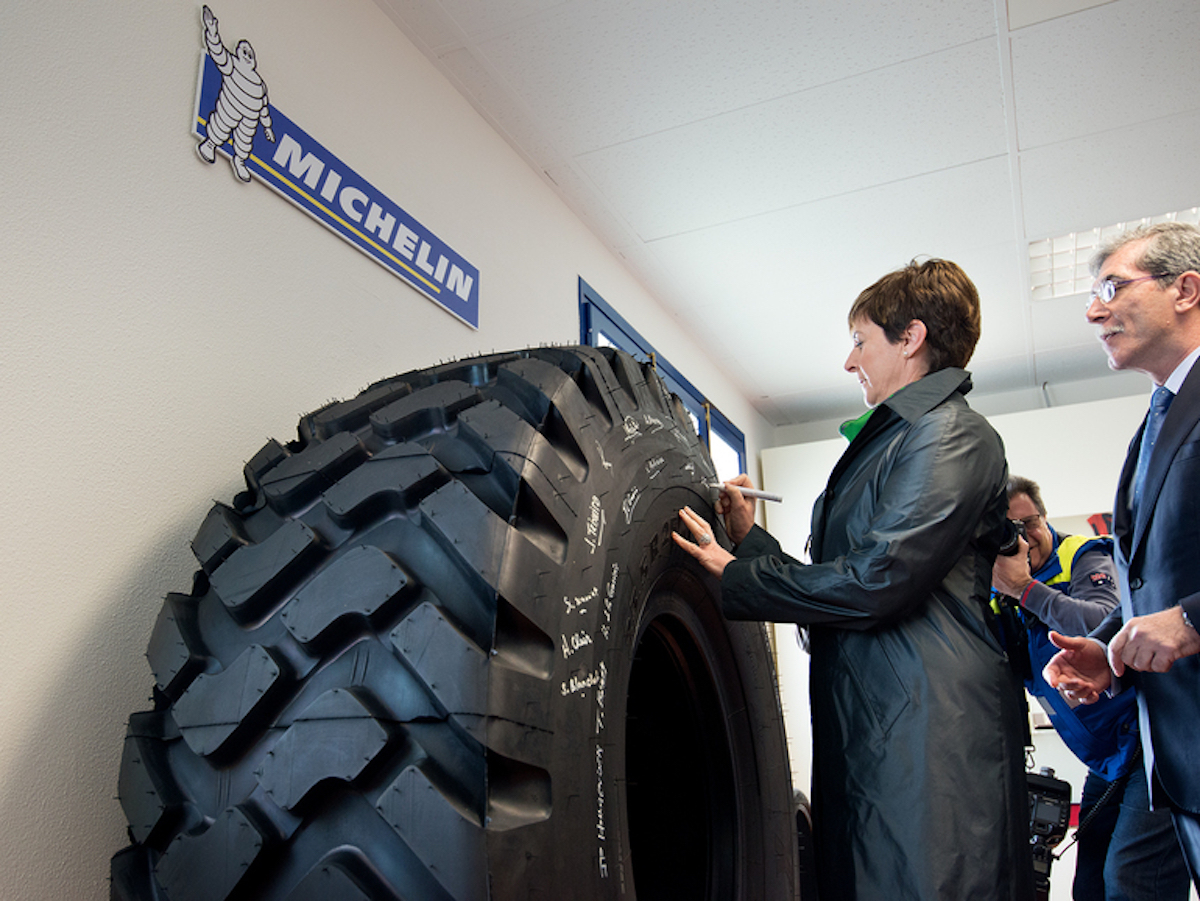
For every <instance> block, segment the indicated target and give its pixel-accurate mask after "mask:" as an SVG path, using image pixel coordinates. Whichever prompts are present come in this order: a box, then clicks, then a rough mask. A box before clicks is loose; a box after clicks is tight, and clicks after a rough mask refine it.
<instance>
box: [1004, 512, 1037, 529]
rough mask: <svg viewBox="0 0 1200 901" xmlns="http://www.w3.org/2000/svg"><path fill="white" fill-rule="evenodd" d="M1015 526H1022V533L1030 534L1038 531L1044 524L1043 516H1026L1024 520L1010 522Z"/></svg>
mask: <svg viewBox="0 0 1200 901" xmlns="http://www.w3.org/2000/svg"><path fill="white" fill-rule="evenodd" d="M1010 522H1012V524H1013V525H1014V526H1020V527H1021V531H1022V533H1024V532H1030V531H1033V530H1034V529H1037V528H1039V527H1040V526H1041V524H1042V514H1040V513H1035V514H1033V516H1026V517H1025V518H1024V519H1013V520H1010Z"/></svg>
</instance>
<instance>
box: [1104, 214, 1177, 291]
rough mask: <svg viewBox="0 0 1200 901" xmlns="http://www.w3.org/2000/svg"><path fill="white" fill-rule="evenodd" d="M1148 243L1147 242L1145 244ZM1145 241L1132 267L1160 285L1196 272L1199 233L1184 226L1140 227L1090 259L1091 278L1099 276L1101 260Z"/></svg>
mask: <svg viewBox="0 0 1200 901" xmlns="http://www.w3.org/2000/svg"><path fill="white" fill-rule="evenodd" d="M1146 239H1149V240H1146ZM1142 240H1146V246H1145V247H1143V248H1142V254H1141V256H1140V257H1139V258H1138V259H1137V261H1136V262H1135V265H1136V266H1137V267H1138V268H1139V269H1141V270H1142V271H1143V272H1148V273H1150V274H1151V275H1153V276H1156V277H1157V278H1158V279H1159V280H1160V281H1162V280H1164V279H1173V278H1175V277H1176V276H1177V275H1180V274H1181V273H1184V272H1188V271H1189V270H1196V271H1197V272H1200V229H1198V228H1196V226H1194V225H1188V224H1187V223H1185V222H1159V223H1156V224H1154V225H1141V226H1138V227H1137V228H1135V229H1132V230H1130V231H1127V232H1123V233H1121V234H1120V235H1118V236H1117V237H1116V238H1114V239H1113V240H1111V241H1109V242H1108V243H1107V244H1105V245H1104V246H1103V247H1101V248H1100V250H1099V251H1097V253H1096V255H1095V256H1094V257H1092V263H1091V269H1092V275H1094V276H1095V275H1099V274H1100V269H1101V267H1102V266H1103V265H1104V262H1105V260H1107V259H1108V258H1109V257H1110V256H1112V255H1113V254H1114V253H1116V252H1117V251H1118V250H1120V249H1121V248H1122V247H1124V246H1125V245H1126V244H1131V243H1132V242H1134V241H1142Z"/></svg>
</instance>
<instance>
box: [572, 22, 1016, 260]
mask: <svg viewBox="0 0 1200 901" xmlns="http://www.w3.org/2000/svg"><path fill="white" fill-rule="evenodd" d="M1004 121H1005V120H1004V108H1003V102H1002V94H1001V82H1000V73H999V62H998V59H997V53H996V47H995V44H994V43H993V42H990V41H981V42H977V43H974V44H969V45H967V46H964V47H956V48H954V49H953V50H947V51H944V52H942V53H937V54H934V55H932V56H927V57H923V58H922V59H919V60H915V61H913V62H909V63H903V64H900V65H897V66H894V67H891V68H889V69H886V70H879V71H875V72H871V73H869V74H867V75H862V76H858V77H855V78H851V79H846V80H844V81H840V82H837V83H836V84H832V85H827V86H824V87H820V88H814V89H813V90H810V91H805V92H803V93H800V94H794V95H791V96H789V97H785V98H781V99H779V100H775V101H771V102H769V103H763V104H759V105H757V106H753V107H749V108H746V109H741V110H738V111H736V112H732V113H727V114H725V115H722V116H717V117H715V118H712V119H706V120H704V121H701V122H696V123H693V124H690V125H686V126H681V127H679V128H674V129H670V130H669V131H664V132H660V133H658V134H655V135H651V136H649V137H646V138H642V139H639V140H635V141H628V142H625V143H623V144H619V145H617V146H614V147H609V148H607V149H605V150H600V151H596V152H594V153H590V154H586V155H584V156H582V157H580V158H579V160H578V162H579V165H580V166H581V167H582V168H583V169H584V170H585V171H586V172H587V173H588V174H589V175H590V176H591V178H592V180H593V181H594V182H595V185H596V188H597V190H599V191H601V192H602V193H604V194H605V195H606V196H608V197H610V198H611V199H612V201H613V203H614V204H615V205H617V206H618V207H619V208H621V209H622V210H624V211H626V216H627V218H628V220H629V222H630V224H631V225H632V226H633V228H634V229H635V230H636V231H637V232H638V234H640V235H641V236H642V238H643V239H645V240H654V239H656V238H661V237H663V236H666V235H673V234H680V233H682V232H686V231H690V230H693V229H697V228H703V227H706V226H710V225H713V224H716V223H720V222H727V221H731V220H735V219H739V218H743V217H746V216H751V215H754V214H756V213H761V212H765V211H771V210H779V209H783V208H786V207H789V206H794V205H796V204H801V203H805V202H808V201H812V200H816V199H819V198H823V197H832V196H836V195H840V194H846V193H849V192H853V191H858V190H861V189H862V188H865V187H870V186H874V185H881V184H886V183H888V182H892V181H898V180H901V179H905V178H910V177H912V176H915V175H922V174H925V173H929V172H934V171H937V170H939V169H944V168H951V167H954V166H961V165H963V164H966V163H970V162H975V161H978V160H981V159H986V158H989V157H998V156H1002V155H1003V154H1004V153H1005V152H1006V149H1007V144H1006V134H1005V125H1004Z"/></svg>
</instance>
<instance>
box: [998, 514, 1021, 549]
mask: <svg viewBox="0 0 1200 901" xmlns="http://www.w3.org/2000/svg"><path fill="white" fill-rule="evenodd" d="M1001 529H1002V530H1003V531H1002V533H1001V535H1000V547H999V549H998V550H997V551H996V553H998V554H1003V555H1004V556H1005V557H1011V556H1013V555H1014V554H1016V552H1017V551H1019V550H1020V549H1021V539H1022V538H1025V537H1026V536H1025V523H1023V522H1021V520H1019V519H1005V520H1004V524H1003V525H1002V526H1001Z"/></svg>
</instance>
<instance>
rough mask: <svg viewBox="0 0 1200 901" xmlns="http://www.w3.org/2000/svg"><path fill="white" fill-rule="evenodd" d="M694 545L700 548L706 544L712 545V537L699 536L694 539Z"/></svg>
mask: <svg viewBox="0 0 1200 901" xmlns="http://www.w3.org/2000/svg"><path fill="white" fill-rule="evenodd" d="M696 543H697V544H699V545H700V546H701V547H704V546H705V545H706V544H712V536H711V535H701V536H700V537H699V538H697V539H696Z"/></svg>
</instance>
